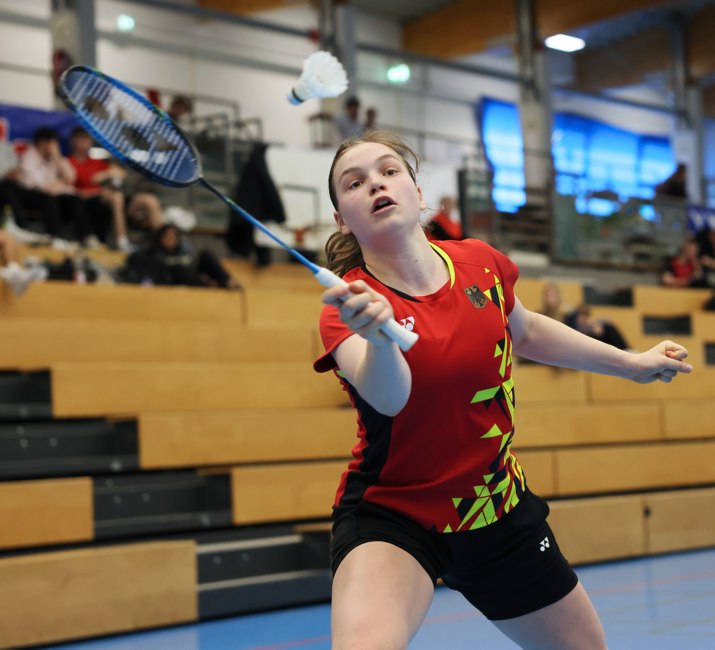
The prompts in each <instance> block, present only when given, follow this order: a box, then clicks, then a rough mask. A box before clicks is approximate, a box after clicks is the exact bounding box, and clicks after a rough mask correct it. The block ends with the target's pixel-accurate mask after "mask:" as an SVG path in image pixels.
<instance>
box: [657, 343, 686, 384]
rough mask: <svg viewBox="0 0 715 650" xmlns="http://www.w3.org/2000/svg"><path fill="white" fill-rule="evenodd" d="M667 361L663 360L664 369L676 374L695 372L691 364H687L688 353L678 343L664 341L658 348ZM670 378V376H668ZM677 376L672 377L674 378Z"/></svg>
mask: <svg viewBox="0 0 715 650" xmlns="http://www.w3.org/2000/svg"><path fill="white" fill-rule="evenodd" d="M656 349H658V350H659V352H660V353H661V354H663V356H665V359H664V360H663V369H664V370H666V369H667V370H668V371H674V372H675V373H678V372H682V373H686V374H687V373H691V372H693V366H692V365H691V364H689V363H685V361H684V360H685V359H687V358H688V351H687V349H686V348H684V347H683V346H682V345H679V344H678V343H673V341H663V342H662V343H660V344H659V345H657V346H656ZM666 376H668V375H666ZM673 376H675V375H672V376H670V378H671V379H672V377H673Z"/></svg>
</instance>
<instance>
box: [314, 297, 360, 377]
mask: <svg viewBox="0 0 715 650" xmlns="http://www.w3.org/2000/svg"><path fill="white" fill-rule="evenodd" d="M354 333H355V332H353V331H352V330H351V329H350V328H349V327H348V326H347V325H346V324H345V323H343V321H341V320H340V315H339V313H338V308H337V307H333V306H332V305H325V306H324V307H323V311H322V312H321V314H320V338H321V339H322V341H323V347H324V348H325V352H324V353H323V354H322V355H320V356H319V357H318V358H317V359H316V360H315V362H314V363H313V368H314V369H315V371H316V372H328V371H329V370H335V369H336V368H337V365H336V363H335V359H334V358H333V350H335V348H337V347H338V346H339V345H340V344H341V343H342V342H343V341H344V340H345V339H347V338H349V337H350V336H352V335H353V334H354Z"/></svg>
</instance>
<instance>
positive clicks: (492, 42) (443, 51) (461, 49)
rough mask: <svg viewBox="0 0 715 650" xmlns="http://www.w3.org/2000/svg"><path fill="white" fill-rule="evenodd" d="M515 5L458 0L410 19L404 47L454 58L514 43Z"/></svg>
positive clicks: (403, 40) (487, 0) (511, 2)
mask: <svg viewBox="0 0 715 650" xmlns="http://www.w3.org/2000/svg"><path fill="white" fill-rule="evenodd" d="M387 1H389V0H387ZM515 8H516V3H515V2H514V0H510V1H504V2H494V1H493V0H458V1H457V2H454V3H452V4H450V5H448V6H446V7H442V8H441V9H437V10H435V11H432V12H430V13H428V14H426V15H424V16H422V17H420V18H417V19H415V20H411V21H409V22H407V23H406V24H405V25H404V27H403V29H402V47H403V48H404V49H405V50H407V51H408V52H415V53H417V54H421V55H424V56H432V57H437V58H454V57H459V56H465V55H469V54H475V53H476V52H483V51H484V50H487V49H489V48H490V47H494V46H496V45H500V44H504V43H509V44H513V43H514V41H515V38H516V36H515V34H516V9H515Z"/></svg>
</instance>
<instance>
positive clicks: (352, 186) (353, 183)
mask: <svg viewBox="0 0 715 650" xmlns="http://www.w3.org/2000/svg"><path fill="white" fill-rule="evenodd" d="M361 182H362V181H360V180H358V179H356V180H354V181H351V182H350V183H348V189H349V190H354V189H355V188H356V187H360V183H361Z"/></svg>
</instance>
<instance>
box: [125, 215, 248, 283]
mask: <svg viewBox="0 0 715 650" xmlns="http://www.w3.org/2000/svg"><path fill="white" fill-rule="evenodd" d="M119 279H120V280H121V281H124V282H131V283H137V284H139V283H144V282H150V283H152V284H162V285H167V284H168V285H182V286H189V287H220V288H222V289H241V288H242V287H241V285H240V283H239V282H238V281H237V280H235V279H234V278H233V277H231V275H230V274H229V273H228V272H227V271H226V269H224V267H223V266H222V265H221V262H220V261H219V260H218V258H216V256H215V255H213V253H211V252H210V251H206V250H202V251H199V252H198V253H194V252H193V251H192V250H191V246H190V245H189V244H188V242H186V241H184V240H183V239H182V237H181V234H180V232H179V229H178V228H177V227H176V226H174V225H171V224H166V225H164V226H162V227H161V228H160V229H159V230H158V231H156V233H155V234H154V238H153V241H152V243H151V245H150V246H149V247H148V248H147V249H146V250H144V251H142V252H138V253H133V254H132V255H130V256H129V258H128V259H127V263H126V264H125V266H124V268H123V269H122V270H121V271H120V273H119Z"/></svg>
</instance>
